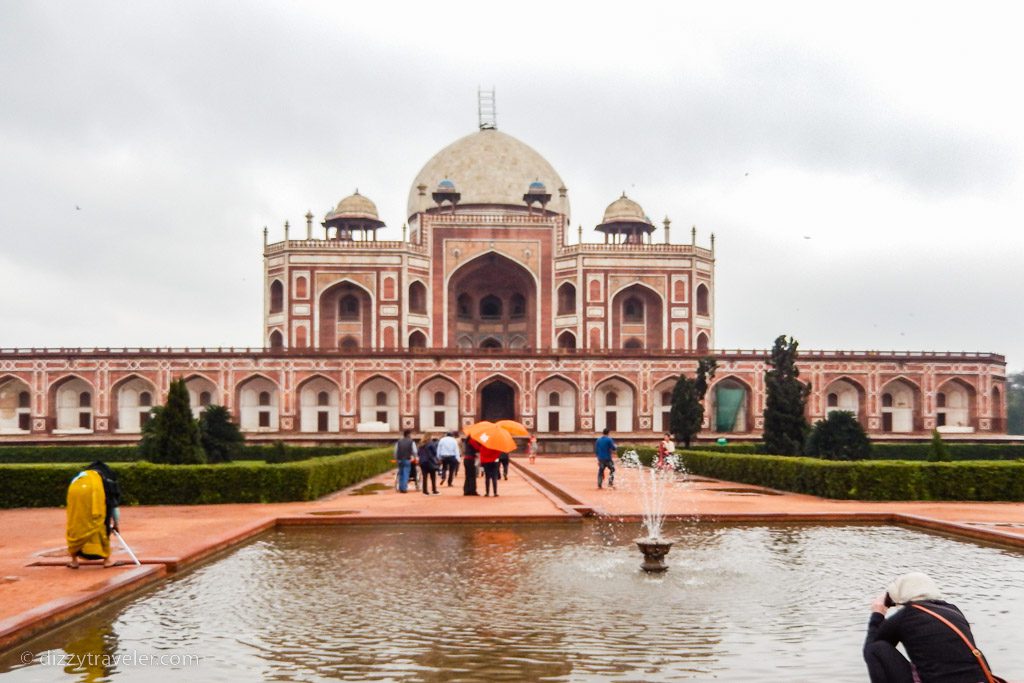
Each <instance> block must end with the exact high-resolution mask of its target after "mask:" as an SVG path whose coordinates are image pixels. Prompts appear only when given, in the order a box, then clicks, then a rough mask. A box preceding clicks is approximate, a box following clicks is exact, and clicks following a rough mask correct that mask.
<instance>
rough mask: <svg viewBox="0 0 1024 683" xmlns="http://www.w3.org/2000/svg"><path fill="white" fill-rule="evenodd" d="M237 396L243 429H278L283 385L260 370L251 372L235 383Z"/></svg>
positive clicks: (256, 430) (265, 430)
mask: <svg viewBox="0 0 1024 683" xmlns="http://www.w3.org/2000/svg"><path fill="white" fill-rule="evenodd" d="M235 396H236V399H235V405H237V406H238V421H239V425H240V427H241V429H242V431H250V432H274V431H277V429H278V415H279V410H280V405H281V387H280V386H279V385H278V383H277V382H276V381H274V380H272V379H270V377H268V376H266V375H264V374H262V373H259V372H254V373H251V374H249V375H248V376H247V377H245V378H244V379H242V380H241V381H239V382H238V383H237V384H236V385H235Z"/></svg>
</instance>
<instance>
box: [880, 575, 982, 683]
mask: <svg viewBox="0 0 1024 683" xmlns="http://www.w3.org/2000/svg"><path fill="white" fill-rule="evenodd" d="M890 607H902V609H900V610H899V611H897V612H895V613H893V614H892V616H890V617H888V618H886V613H887V612H888V611H889V608H890ZM897 643H903V647H904V649H906V651H907V654H908V655H909V656H910V661H909V662H908V661H907V659H906V658H905V657H904V656H903V655H902V654H901V653H900V652H899V650H897V649H896V644H897ZM864 661H865V663H867V666H868V675H869V676H870V678H871V683H911V682H912V681H942V682H943V683H979V681H981V682H982V683H993V682H994V681H999V680H1002V679H1000V678H997V677H995V676H993V675H992V671H991V670H990V669H989V667H988V662H987V661H986V660H985V657H984V655H982V654H981V652H980V651H979V650H978V649H977V647H975V645H974V636H973V635H972V634H971V627H970V625H969V624H968V623H967V618H966V617H965V616H964V615H963V613H962V612H961V611H960V610H959V609H958V608H957V607H956V605H953V604H950V603H948V602H945V601H944V600H943V599H942V595H941V593H940V592H939V589H938V587H936V585H935V583H934V582H933V581H932V580H931V578H929V577H928V576H927V575H926V574H922V573H920V572H912V573H910V574H904V575H903V576H901V577H899V578H898V579H896V580H895V581H893V582H892V583H891V584H890V585H889V590H888V591H886V592H885V593H883V594H882V595H879V596H878V597H877V598H876V599H875V601H874V602H873V603H872V604H871V618H870V619H869V620H868V635H867V639H866V640H865V641H864Z"/></svg>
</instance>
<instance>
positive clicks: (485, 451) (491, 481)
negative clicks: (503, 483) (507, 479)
mask: <svg viewBox="0 0 1024 683" xmlns="http://www.w3.org/2000/svg"><path fill="white" fill-rule="evenodd" d="M502 455H504V456H505V460H506V461H507V460H508V453H502V452H501V451H496V450H494V449H493V448H487V447H486V446H481V447H480V465H481V466H482V467H483V468H484V497H489V496H490V495H491V489H492V488H493V489H494V497H495V498H497V497H498V480H499V479H501V456H502Z"/></svg>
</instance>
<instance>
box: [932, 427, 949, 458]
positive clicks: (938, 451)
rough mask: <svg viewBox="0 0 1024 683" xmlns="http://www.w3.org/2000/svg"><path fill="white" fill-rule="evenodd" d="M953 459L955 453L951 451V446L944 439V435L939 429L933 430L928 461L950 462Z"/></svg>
mask: <svg viewBox="0 0 1024 683" xmlns="http://www.w3.org/2000/svg"><path fill="white" fill-rule="evenodd" d="M952 459H953V454H952V453H950V452H949V446H947V445H946V442H945V441H943V440H942V435H941V434H939V430H938V429H933V430H932V443H931V447H930V448H929V449H928V461H929V462H949V461H951V460H952Z"/></svg>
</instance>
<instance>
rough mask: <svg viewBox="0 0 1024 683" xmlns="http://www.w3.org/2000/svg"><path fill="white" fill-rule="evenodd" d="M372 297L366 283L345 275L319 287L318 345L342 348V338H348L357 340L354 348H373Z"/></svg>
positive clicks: (317, 302)
mask: <svg viewBox="0 0 1024 683" xmlns="http://www.w3.org/2000/svg"><path fill="white" fill-rule="evenodd" d="M375 301H376V299H375V298H374V295H373V293H372V292H371V291H370V290H369V289H368V288H367V287H366V286H365V285H363V284H361V283H359V282H356V281H355V280H353V279H351V278H348V277H344V278H342V279H340V280H336V281H334V282H331V283H330V284H328V285H325V286H323V287H322V288H320V291H319V292H318V293H317V298H316V308H315V315H316V320H315V327H316V329H315V335H316V337H317V339H318V341H319V348H322V349H337V348H341V347H342V342H343V340H345V339H349V338H350V339H353V340H354V341H355V342H356V344H357V348H363V349H365V348H373V345H374V343H375V337H374V334H373V331H374V326H375V325H376V322H377V320H376V318H377V315H376V310H375V308H376V307H375ZM343 308H344V310H343Z"/></svg>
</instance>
